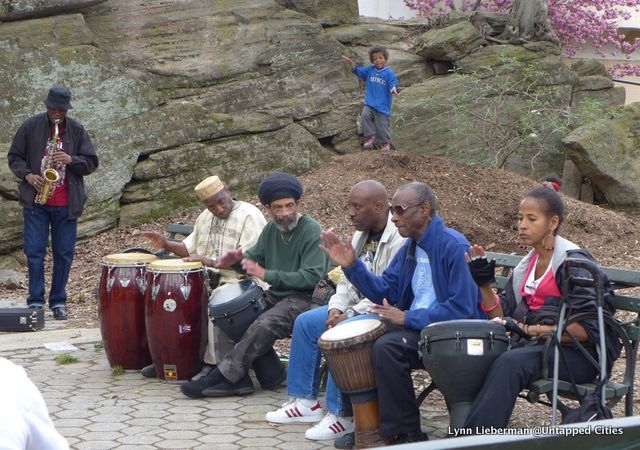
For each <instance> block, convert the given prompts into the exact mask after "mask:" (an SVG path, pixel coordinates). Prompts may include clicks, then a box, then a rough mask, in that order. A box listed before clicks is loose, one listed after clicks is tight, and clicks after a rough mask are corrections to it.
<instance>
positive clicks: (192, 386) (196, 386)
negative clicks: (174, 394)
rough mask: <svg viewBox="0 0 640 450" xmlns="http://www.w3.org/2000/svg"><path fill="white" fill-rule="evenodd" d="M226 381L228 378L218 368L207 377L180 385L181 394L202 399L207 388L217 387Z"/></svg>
mask: <svg viewBox="0 0 640 450" xmlns="http://www.w3.org/2000/svg"><path fill="white" fill-rule="evenodd" d="M223 381H226V378H225V377H223V376H222V374H221V373H220V371H219V370H218V368H217V367H216V368H215V369H213V370H212V371H211V372H209V373H208V374H206V375H205V376H203V377H201V378H198V379H197V380H195V381H188V382H186V383H182V384H181V385H180V392H182V393H183V394H184V395H186V396H187V397H190V398H202V397H204V395H203V394H202V391H203V390H205V389H206V388H209V387H212V386H215V385H217V384H218V383H222V382H223Z"/></svg>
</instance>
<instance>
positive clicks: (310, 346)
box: [287, 306, 378, 416]
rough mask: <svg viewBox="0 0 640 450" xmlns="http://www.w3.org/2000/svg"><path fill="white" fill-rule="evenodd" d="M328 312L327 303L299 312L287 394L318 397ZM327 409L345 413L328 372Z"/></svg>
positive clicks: (354, 318) (365, 317)
mask: <svg viewBox="0 0 640 450" xmlns="http://www.w3.org/2000/svg"><path fill="white" fill-rule="evenodd" d="M328 313H329V307H328V306H321V307H318V308H315V309H312V310H311V311H307V312H305V313H303V314H300V315H299V316H298V317H297V318H296V321H295V324H294V325H293V335H292V337H291V349H290V354H289V368H288V370H287V394H288V395H289V397H296V398H305V399H311V400H314V399H316V398H318V387H319V384H320V354H321V352H320V350H319V349H318V338H320V336H321V335H322V333H324V332H325V331H326V327H325V323H326V321H327V315H328ZM372 318H375V319H378V317H377V316H374V315H372V314H362V315H359V316H355V317H352V318H351V319H347V320H344V321H342V322H340V323H339V324H338V326H340V325H341V324H343V323H346V322H352V321H355V320H362V319H372ZM326 402H327V409H328V410H329V412H330V413H332V414H335V415H336V416H342V415H343V413H344V410H343V404H342V396H341V394H340V390H339V389H338V386H336V384H335V382H334V381H333V377H331V375H329V377H328V379H327V392H326Z"/></svg>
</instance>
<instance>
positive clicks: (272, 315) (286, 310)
mask: <svg viewBox="0 0 640 450" xmlns="http://www.w3.org/2000/svg"><path fill="white" fill-rule="evenodd" d="M264 298H265V301H266V303H267V308H268V309H267V310H266V311H265V312H263V313H262V314H260V316H258V318H257V319H256V320H255V321H254V322H253V323H252V324H251V325H250V326H249V328H248V329H247V331H246V332H245V333H244V336H242V339H240V342H238V343H235V342H233V340H231V339H230V338H229V336H227V335H226V334H225V332H224V331H222V330H221V329H220V327H214V334H215V346H216V356H217V358H216V359H217V360H218V369H219V370H220V372H221V373H222V375H224V377H225V378H226V379H227V380H229V381H231V382H232V383H237V382H238V381H240V380H241V379H242V377H244V376H245V375H246V373H247V372H248V371H249V369H250V368H251V363H252V362H253V360H254V359H256V358H257V357H259V356H262V355H264V354H265V353H266V352H268V351H269V349H271V348H272V347H273V344H274V343H275V342H276V340H278V339H282V338H285V337H289V336H291V332H292V330H293V323H294V322H295V320H296V317H298V316H299V315H300V314H302V313H303V312H305V311H308V310H310V309H311V308H314V307H316V306H318V305H317V304H315V303H313V302H312V301H311V295H308V296H293V295H292V296H289V297H284V298H280V299H278V298H276V297H273V296H271V295H270V294H269V292H265V294H264Z"/></svg>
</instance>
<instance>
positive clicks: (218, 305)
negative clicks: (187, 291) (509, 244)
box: [209, 280, 266, 342]
mask: <svg viewBox="0 0 640 450" xmlns="http://www.w3.org/2000/svg"><path fill="white" fill-rule="evenodd" d="M262 294H263V291H262V288H261V287H260V286H258V284H257V283H256V282H255V281H254V280H242V281H240V282H238V283H229V284H226V285H224V286H223V287H221V288H219V289H217V290H215V291H214V292H213V293H212V294H211V297H209V316H210V317H211V319H212V320H213V323H214V325H215V326H217V327H219V328H220V329H221V330H222V331H224V333H225V334H226V335H227V336H229V337H230V338H231V339H233V340H234V341H235V342H238V341H240V339H242V336H243V335H244V333H245V332H246V331H247V328H249V326H250V325H251V324H252V323H253V321H254V320H255V319H256V318H257V317H258V316H259V315H260V314H262V312H263V311H264V310H265V309H266V305H265V302H264V299H263V297H262Z"/></svg>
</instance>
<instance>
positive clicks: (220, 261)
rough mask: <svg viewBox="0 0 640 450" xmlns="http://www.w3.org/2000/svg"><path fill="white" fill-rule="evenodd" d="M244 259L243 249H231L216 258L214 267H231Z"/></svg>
mask: <svg viewBox="0 0 640 450" xmlns="http://www.w3.org/2000/svg"><path fill="white" fill-rule="evenodd" d="M240 261H242V249H241V248H237V249H235V250H229V251H228V252H227V253H225V254H224V255H222V256H221V257H219V258H217V259H216V260H215V264H213V267H215V268H216V269H231V266H233V265H234V264H236V263H239V262H240Z"/></svg>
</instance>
